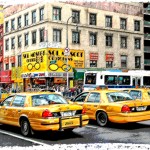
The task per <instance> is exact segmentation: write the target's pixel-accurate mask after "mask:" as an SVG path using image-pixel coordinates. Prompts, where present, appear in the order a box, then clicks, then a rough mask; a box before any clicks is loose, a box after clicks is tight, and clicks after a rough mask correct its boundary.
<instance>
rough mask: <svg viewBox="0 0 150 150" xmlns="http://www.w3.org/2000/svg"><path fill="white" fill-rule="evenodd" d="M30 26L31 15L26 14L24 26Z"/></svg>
mask: <svg viewBox="0 0 150 150" xmlns="http://www.w3.org/2000/svg"><path fill="white" fill-rule="evenodd" d="M28 25H29V14H28V13H26V14H25V15H24V26H28Z"/></svg>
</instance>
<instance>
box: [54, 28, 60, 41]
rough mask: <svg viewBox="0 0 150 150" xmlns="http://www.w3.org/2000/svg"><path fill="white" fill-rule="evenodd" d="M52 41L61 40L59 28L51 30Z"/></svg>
mask: <svg viewBox="0 0 150 150" xmlns="http://www.w3.org/2000/svg"><path fill="white" fill-rule="evenodd" d="M53 42H61V30H58V29H54V30H53Z"/></svg>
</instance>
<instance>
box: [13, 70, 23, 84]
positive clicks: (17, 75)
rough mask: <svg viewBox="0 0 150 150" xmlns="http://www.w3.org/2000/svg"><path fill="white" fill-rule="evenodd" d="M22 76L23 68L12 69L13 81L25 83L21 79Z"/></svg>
mask: <svg viewBox="0 0 150 150" xmlns="http://www.w3.org/2000/svg"><path fill="white" fill-rule="evenodd" d="M21 74H22V67H17V68H16V67H12V69H11V80H13V81H14V82H23V79H22V77H21Z"/></svg>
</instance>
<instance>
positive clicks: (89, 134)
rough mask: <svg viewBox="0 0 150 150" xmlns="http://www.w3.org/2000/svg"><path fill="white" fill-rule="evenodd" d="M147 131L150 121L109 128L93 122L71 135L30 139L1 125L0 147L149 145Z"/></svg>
mask: <svg viewBox="0 0 150 150" xmlns="http://www.w3.org/2000/svg"><path fill="white" fill-rule="evenodd" d="M149 131H150V121H145V122H140V123H133V124H111V125H110V126H109V127H103V128H102V127H99V126H97V124H96V123H95V122H94V121H92V122H91V121H90V124H89V125H88V126H87V127H84V128H78V129H75V130H74V131H73V132H72V133H68V134H66V133H64V132H53V133H51V134H50V133H38V134H35V135H33V136H32V137H30V138H25V137H23V136H22V135H21V134H20V130H19V129H18V128H14V127H11V128H10V127H9V126H3V125H1V126H0V147H1V146H21V147H26V146H38V145H52V144H55V145H57V144H94V143H99V144H100V143H101V144H106V143H112V144H113V143H126V144H127V143H132V144H149V143H150V138H149ZM6 133H7V134H8V135H6ZM12 136H13V137H12Z"/></svg>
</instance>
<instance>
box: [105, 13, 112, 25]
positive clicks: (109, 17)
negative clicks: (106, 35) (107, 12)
mask: <svg viewBox="0 0 150 150" xmlns="http://www.w3.org/2000/svg"><path fill="white" fill-rule="evenodd" d="M106 27H109V28H112V16H106Z"/></svg>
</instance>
